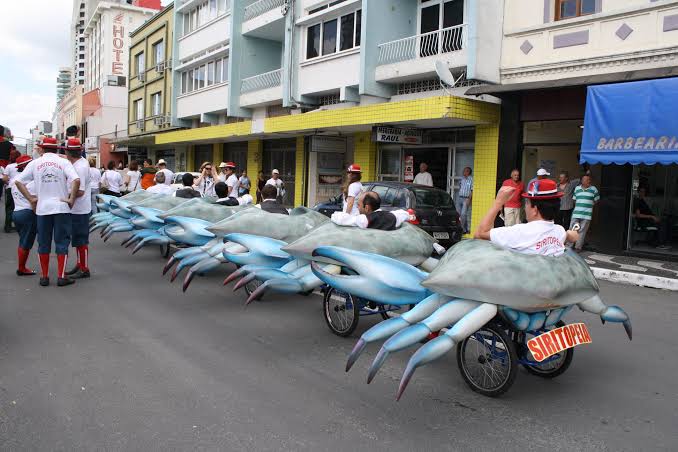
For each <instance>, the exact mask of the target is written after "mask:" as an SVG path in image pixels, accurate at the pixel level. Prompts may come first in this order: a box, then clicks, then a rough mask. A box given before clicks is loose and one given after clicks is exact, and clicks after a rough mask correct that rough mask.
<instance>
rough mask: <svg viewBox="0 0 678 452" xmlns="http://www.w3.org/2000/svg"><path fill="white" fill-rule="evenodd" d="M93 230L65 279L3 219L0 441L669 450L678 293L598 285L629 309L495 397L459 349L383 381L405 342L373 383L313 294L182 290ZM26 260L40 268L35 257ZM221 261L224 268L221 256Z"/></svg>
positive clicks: (593, 321)
mask: <svg viewBox="0 0 678 452" xmlns="http://www.w3.org/2000/svg"><path fill="white" fill-rule="evenodd" d="M120 240H121V238H114V239H112V241H110V242H109V243H107V244H103V243H102V242H100V241H98V239H97V240H95V243H94V244H93V246H92V251H91V267H92V271H93V277H92V278H91V279H90V280H86V281H81V282H78V283H77V284H75V285H74V286H70V287H67V288H57V287H56V286H55V285H54V284H53V285H52V286H51V287H48V288H42V287H39V286H38V281H37V277H33V278H17V277H16V276H14V275H13V273H14V269H15V246H16V237H15V236H14V235H13V234H12V235H7V234H4V233H0V249H1V250H2V253H1V255H0V449H2V450H68V451H77V450H87V451H90V450H143V451H151V450H162V451H169V450H228V451H236V450H248V451H253V450H256V451H264V450H312V451H323V450H333V451H335V450H336V451H340V450H341V451H346V450H389V451H399V450H404V451H405V450H406V451H411V450H427V451H429V450H431V451H433V450H498V449H503V450H544V449H548V450H568V451H571V450H613V451H618V450H634V451H637V450H676V449H677V448H678V429H676V426H677V425H678V414H677V413H678V410H677V409H676V405H677V402H678V383H677V382H678V380H677V379H676V374H677V373H678V365H676V356H675V353H676V351H678V339H677V335H676V334H675V326H676V324H677V323H678V296H677V295H676V294H675V293H671V292H662V291H657V290H652V289H642V288H638V287H631V286H618V285H611V284H605V283H603V284H601V286H602V295H603V298H604V299H605V300H606V301H607V302H608V303H609V304H619V305H621V306H623V307H624V308H625V309H626V310H627V311H628V312H629V313H630V314H631V316H632V318H633V327H634V335H635V337H634V340H633V342H629V341H628V340H627V339H626V335H625V333H624V330H623V328H622V327H621V326H620V325H614V324H607V325H605V326H603V325H601V323H600V321H599V320H598V319H597V318H595V317H593V316H590V315H585V314H581V313H574V314H571V315H570V316H569V317H568V320H569V321H574V320H582V321H584V322H586V323H587V325H588V327H589V329H590V332H591V336H592V338H593V344H591V345H587V346H582V347H579V348H578V349H577V350H576V353H575V359H574V362H573V364H572V366H571V368H570V369H569V370H568V372H566V373H565V374H564V375H563V376H561V377H559V378H557V379H555V380H552V381H545V380H542V379H539V378H536V377H533V376H530V375H529V374H527V373H526V372H525V371H524V370H522V369H521V371H520V372H519V375H518V379H517V381H516V384H515V385H514V386H513V388H512V389H511V391H510V392H509V393H508V394H506V395H505V396H504V397H502V398H499V399H488V398H485V397H482V396H480V395H477V394H475V393H473V392H472V391H471V390H470V389H469V388H468V387H467V386H466V385H465V383H464V382H463V380H462V378H461V376H460V374H459V372H458V370H457V367H456V361H455V359H454V353H451V354H450V355H449V358H447V359H444V360H441V361H439V362H437V363H435V364H433V365H430V366H427V367H424V368H421V369H420V370H419V371H418V372H417V373H416V374H415V377H414V379H413V381H412V383H411V384H410V386H409V388H408V390H407V392H406V393H405V396H404V397H403V399H402V400H401V401H400V402H395V400H394V395H395V391H396V389H397V384H398V381H399V379H400V375H401V373H402V371H403V369H404V367H405V363H406V362H407V359H408V358H409V356H410V355H411V352H410V351H406V352H402V353H399V354H397V355H394V356H392V357H391V358H389V360H388V361H387V363H386V364H385V366H384V368H383V369H382V371H381V372H380V374H379V375H378V377H377V379H376V380H375V382H373V383H372V384H371V385H369V386H368V385H366V384H365V378H366V374H367V372H366V370H367V366H368V365H369V363H370V362H371V358H372V357H374V353H375V352H376V349H375V348H371V349H369V351H368V352H367V353H366V355H365V356H363V357H361V359H360V360H359V361H358V363H357V364H356V366H355V367H354V369H353V370H352V371H351V372H350V373H348V374H347V373H345V372H344V370H343V368H344V364H345V361H346V357H347V355H348V353H349V351H350V350H351V348H352V346H353V344H354V343H355V340H356V339H357V336H358V335H359V334H360V332H362V331H364V330H365V329H366V328H368V327H369V326H371V325H372V324H374V322H375V321H376V320H372V319H370V320H366V321H364V322H362V323H361V325H360V326H359V329H358V331H357V332H356V336H355V337H353V338H348V339H342V338H339V337H336V336H334V335H332V334H331V333H330V332H329V330H328V329H327V327H326V326H325V323H324V320H323V318H322V312H321V303H320V298H319V297H316V296H310V297H300V296H295V297H288V296H268V297H267V299H266V301H264V302H260V303H255V304H253V305H252V306H250V307H248V308H247V309H244V308H243V306H242V303H243V301H244V294H242V293H236V294H233V292H232V291H231V290H230V288H222V287H221V284H220V281H221V279H222V278H223V273H222V274H220V275H215V276H213V277H208V278H201V279H199V280H197V281H195V282H194V283H193V285H192V287H191V288H190V289H189V291H188V293H187V294H182V293H181V290H180V287H179V285H178V284H177V283H175V284H170V283H169V281H168V279H167V278H163V277H161V268H162V264H163V261H162V260H161V259H160V257H159V255H158V251H157V249H155V248H154V249H149V250H146V251H143V252H140V253H139V254H137V255H135V256H131V255H130V253H129V251H128V250H124V249H122V248H121V247H119V246H118V243H119V242H120ZM31 264H32V265H33V266H34V267H37V259H36V258H35V256H32V258H31ZM224 273H225V272H224Z"/></svg>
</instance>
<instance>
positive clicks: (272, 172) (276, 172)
mask: <svg viewBox="0 0 678 452" xmlns="http://www.w3.org/2000/svg"><path fill="white" fill-rule="evenodd" d="M271 174H280V171H278V170H277V169H274V170H273V171H271Z"/></svg>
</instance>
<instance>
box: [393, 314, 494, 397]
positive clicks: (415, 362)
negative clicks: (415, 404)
mask: <svg viewBox="0 0 678 452" xmlns="http://www.w3.org/2000/svg"><path fill="white" fill-rule="evenodd" d="M495 315H497V306H496V305H493V304H487V303H485V304H481V305H480V306H478V307H477V308H475V309H473V310H472V311H471V312H469V313H468V314H466V315H465V316H464V317H463V318H462V319H461V320H459V321H458V322H457V323H456V324H455V325H454V326H453V327H452V328H450V329H449V330H448V331H447V332H446V333H445V334H443V335H442V336H438V337H437V338H435V339H432V340H430V341H429V342H427V343H426V344H424V345H423V346H422V347H421V348H419V350H417V351H416V352H415V353H414V355H412V358H410V361H409V362H408V363H407V367H406V368H405V372H404V373H403V377H402V379H401V380H400V386H399V387H398V393H397V395H396V400H400V398H401V397H402V395H403V392H404V391H405V389H406V388H407V385H408V384H409V382H410V380H411V379H412V375H413V374H414V371H415V370H417V368H418V367H420V366H423V365H425V364H428V363H430V362H431V361H435V360H436V359H438V358H440V357H441V356H443V355H444V354H446V353H447V352H449V351H450V350H452V348H453V347H454V346H455V345H456V344H457V343H459V342H461V341H463V340H464V339H466V338H467V337H469V336H470V335H471V334H473V333H474V332H476V331H478V330H479V329H480V328H482V327H483V326H484V325H485V324H486V323H487V322H489V321H490V320H492V318H494V316H495Z"/></svg>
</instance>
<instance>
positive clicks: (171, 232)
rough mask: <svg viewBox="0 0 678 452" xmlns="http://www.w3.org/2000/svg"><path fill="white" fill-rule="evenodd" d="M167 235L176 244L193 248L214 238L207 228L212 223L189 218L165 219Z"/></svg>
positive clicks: (173, 217)
mask: <svg viewBox="0 0 678 452" xmlns="http://www.w3.org/2000/svg"><path fill="white" fill-rule="evenodd" d="M165 225H166V226H165V234H166V235H167V237H169V238H170V239H172V240H174V241H175V242H179V243H184V244H186V245H192V246H202V245H204V244H206V243H207V242H209V241H210V240H211V239H213V238H214V234H212V233H211V232H209V231H208V230H207V229H206V228H207V227H209V226H211V225H212V223H210V222H208V221H205V220H200V219H197V218H189V217H175V216H172V217H167V218H165Z"/></svg>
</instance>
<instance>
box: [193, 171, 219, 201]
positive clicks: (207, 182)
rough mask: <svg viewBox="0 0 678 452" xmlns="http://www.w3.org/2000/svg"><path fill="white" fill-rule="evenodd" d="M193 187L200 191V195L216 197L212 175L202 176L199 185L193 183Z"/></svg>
mask: <svg viewBox="0 0 678 452" xmlns="http://www.w3.org/2000/svg"><path fill="white" fill-rule="evenodd" d="M194 188H195V189H196V190H198V192H200V195H201V196H203V197H205V196H212V197H216V196H217V195H216V193H215V192H214V179H213V178H212V176H207V177H203V178H202V180H201V181H200V184H199V185H195V186H194Z"/></svg>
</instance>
